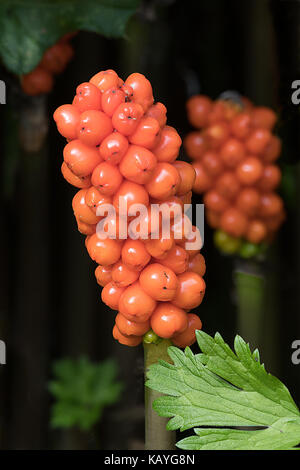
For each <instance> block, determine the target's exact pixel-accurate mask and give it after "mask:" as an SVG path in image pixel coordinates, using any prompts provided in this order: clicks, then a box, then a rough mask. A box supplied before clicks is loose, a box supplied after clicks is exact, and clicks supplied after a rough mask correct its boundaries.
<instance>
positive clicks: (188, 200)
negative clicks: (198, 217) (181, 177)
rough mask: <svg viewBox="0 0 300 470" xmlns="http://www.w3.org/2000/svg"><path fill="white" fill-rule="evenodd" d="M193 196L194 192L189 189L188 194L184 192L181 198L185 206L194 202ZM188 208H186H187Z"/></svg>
mask: <svg viewBox="0 0 300 470" xmlns="http://www.w3.org/2000/svg"><path fill="white" fill-rule="evenodd" d="M192 197H193V192H192V191H189V192H188V193H186V194H183V195H182V196H179V198H180V199H181V200H182V202H183V204H184V205H185V206H190V205H191V203H192ZM185 210H186V208H185Z"/></svg>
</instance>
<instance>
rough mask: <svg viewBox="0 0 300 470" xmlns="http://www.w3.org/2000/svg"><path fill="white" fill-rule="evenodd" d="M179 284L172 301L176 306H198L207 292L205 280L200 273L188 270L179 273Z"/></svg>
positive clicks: (189, 308)
mask: <svg viewBox="0 0 300 470" xmlns="http://www.w3.org/2000/svg"><path fill="white" fill-rule="evenodd" d="M177 278H178V286H177V289H176V294H175V297H174V299H173V300H172V303H173V304H174V305H176V307H179V308H183V309H184V310H191V309H193V308H195V307H198V306H199V305H200V304H201V302H202V300H203V297H204V294H205V287H206V286H205V282H204V279H203V278H202V277H201V276H199V274H197V273H195V272H193V271H186V272H185V273H182V274H179V275H178V276H177Z"/></svg>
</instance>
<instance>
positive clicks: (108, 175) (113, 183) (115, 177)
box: [91, 162, 123, 196]
mask: <svg viewBox="0 0 300 470" xmlns="http://www.w3.org/2000/svg"><path fill="white" fill-rule="evenodd" d="M91 181H92V185H93V186H96V188H97V189H98V190H99V192H100V193H101V194H104V195H106V196H112V195H113V194H115V192H116V191H117V189H118V188H119V186H120V185H121V183H122V181H123V176H122V175H121V173H120V171H119V169H118V168H117V167H116V166H115V165H111V164H110V163H107V162H101V163H100V164H99V165H97V166H96V168H95V169H94V171H93V174H92V179H91Z"/></svg>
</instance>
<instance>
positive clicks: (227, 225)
mask: <svg viewBox="0 0 300 470" xmlns="http://www.w3.org/2000/svg"><path fill="white" fill-rule="evenodd" d="M247 226H248V219H247V218H246V217H245V216H244V214H243V213H242V212H241V211H239V210H238V209H235V208H234V207H231V208H229V209H227V210H226V211H225V212H224V213H223V214H222V215H221V218H220V227H221V229H222V230H223V231H224V232H226V233H228V234H229V235H232V236H233V237H237V238H238V237H242V236H243V235H245V233H246V231H247Z"/></svg>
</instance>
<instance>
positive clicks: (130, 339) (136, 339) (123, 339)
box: [112, 325, 143, 347]
mask: <svg viewBox="0 0 300 470" xmlns="http://www.w3.org/2000/svg"><path fill="white" fill-rule="evenodd" d="M112 334H113V337H114V338H115V339H116V340H117V341H119V343H120V344H124V345H125V346H132V347H134V346H138V345H139V344H141V342H142V341H143V337H142V336H126V335H124V334H122V333H121V331H120V330H119V328H118V327H117V325H115V326H114V327H113V332H112Z"/></svg>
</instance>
